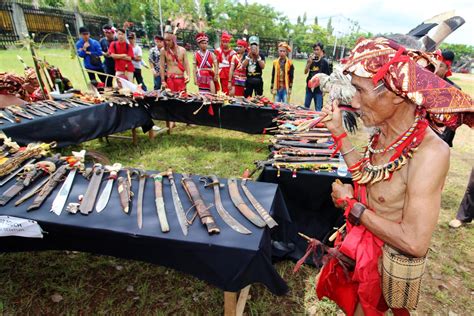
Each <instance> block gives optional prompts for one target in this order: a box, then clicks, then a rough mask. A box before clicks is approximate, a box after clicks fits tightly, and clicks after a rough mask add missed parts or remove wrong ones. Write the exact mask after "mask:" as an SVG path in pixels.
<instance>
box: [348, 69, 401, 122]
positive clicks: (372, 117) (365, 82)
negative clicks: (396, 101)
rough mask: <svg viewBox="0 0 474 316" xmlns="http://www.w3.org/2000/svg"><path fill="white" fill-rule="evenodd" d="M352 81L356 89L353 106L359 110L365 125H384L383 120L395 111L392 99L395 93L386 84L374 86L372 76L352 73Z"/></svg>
mask: <svg viewBox="0 0 474 316" xmlns="http://www.w3.org/2000/svg"><path fill="white" fill-rule="evenodd" d="M351 83H352V85H353V86H354V87H355V89H356V93H355V95H354V97H353V98H352V107H354V108H356V109H358V110H359V114H360V118H361V119H362V122H363V123H364V125H365V126H366V127H374V126H381V125H383V122H384V121H385V120H387V119H388V118H390V117H391V116H392V115H393V113H394V110H395V109H394V105H393V102H392V101H393V96H395V94H394V93H393V92H391V91H390V90H388V89H387V88H386V87H385V86H384V85H380V84H377V85H376V86H374V84H373V82H372V79H371V78H362V77H359V76H356V75H352V80H351Z"/></svg>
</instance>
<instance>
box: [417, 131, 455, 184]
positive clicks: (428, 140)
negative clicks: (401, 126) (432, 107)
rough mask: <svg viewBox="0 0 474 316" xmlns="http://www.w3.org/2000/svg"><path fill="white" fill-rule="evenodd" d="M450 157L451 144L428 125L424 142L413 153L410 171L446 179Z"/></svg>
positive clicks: (432, 177)
mask: <svg viewBox="0 0 474 316" xmlns="http://www.w3.org/2000/svg"><path fill="white" fill-rule="evenodd" d="M449 157H450V149H449V146H448V145H447V144H446V143H445V142H444V141H443V140H442V139H441V138H440V137H439V136H438V135H436V133H435V132H433V131H432V130H431V128H429V127H428V128H427V129H426V135H425V138H424V139H423V142H422V143H421V144H420V146H419V147H418V149H417V151H416V152H415V153H414V155H413V159H412V167H413V168H410V171H411V172H410V173H412V174H413V173H414V174H418V175H419V174H423V175H424V176H425V177H426V175H427V174H429V175H430V177H428V178H431V179H444V178H445V177H446V174H447V172H448V169H449Z"/></svg>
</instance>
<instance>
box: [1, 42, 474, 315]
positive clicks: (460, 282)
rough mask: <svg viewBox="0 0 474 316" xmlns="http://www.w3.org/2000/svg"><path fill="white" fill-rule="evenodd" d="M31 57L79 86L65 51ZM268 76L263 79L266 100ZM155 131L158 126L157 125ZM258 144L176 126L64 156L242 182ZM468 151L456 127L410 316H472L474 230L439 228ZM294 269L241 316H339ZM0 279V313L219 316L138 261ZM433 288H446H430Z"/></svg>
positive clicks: (13, 260)
mask: <svg viewBox="0 0 474 316" xmlns="http://www.w3.org/2000/svg"><path fill="white" fill-rule="evenodd" d="M17 54H20V55H22V56H23V57H24V58H25V60H26V62H27V63H29V64H31V59H28V58H27V57H28V53H27V52H26V51H21V52H18V51H0V71H16V72H21V68H22V67H21V64H19V63H18V62H17V61H16V55H17ZM40 55H41V56H43V55H44V56H46V57H47V59H48V60H50V61H51V62H53V63H54V64H56V65H58V66H60V67H61V70H62V71H63V73H64V74H65V75H66V76H68V77H70V78H71V79H72V80H73V82H75V83H76V82H81V74H80V73H79V68H78V66H77V61H75V60H72V61H71V60H70V58H69V55H68V52H67V51H65V50H58V49H48V50H44V51H41V52H40ZM269 65H270V64H269ZM269 68H270V67H268V68H267V69H266V71H265V77H266V85H265V87H266V90H265V91H267V92H268V88H269V80H268V75H269V72H270V71H271V69H269ZM296 68H297V69H296V73H297V75H296V82H295V89H294V92H295V98H296V97H297V95H299V96H300V100H302V99H303V96H304V93H303V89H304V78H305V76H304V75H303V74H302V64H301V62H297V63H296ZM145 76H146V78H147V83H149V84H151V74H150V73H149V72H148V71H147V70H145ZM473 78H474V76H465V75H458V74H455V76H454V79H455V81H456V82H458V83H459V84H460V85H461V86H462V88H463V90H464V91H468V92H470V93H471V94H472V93H473V90H474V87H473V81H472V79H473ZM297 87H300V88H297ZM191 88H192V85H191ZM298 89H301V91H300V92H301V93H300V92H298ZM157 124H158V125H161V126H163V124H162V123H161V122H158V123H157ZM124 134H125V135H129V134H130V133H129V132H126V133H124ZM265 138H266V137H265ZM262 139H264V138H263V136H254V135H247V134H243V133H238V132H233V131H226V130H219V129H212V128H206V127H186V126H185V125H184V124H178V128H176V129H175V130H173V133H172V134H171V135H165V134H162V135H160V136H158V137H157V139H155V140H149V139H148V138H147V136H146V135H143V134H139V144H138V146H137V147H134V146H132V145H131V143H130V142H128V141H123V140H110V144H107V143H105V142H100V141H98V140H94V141H91V142H87V143H84V144H82V145H81V146H76V147H73V148H67V149H65V150H64V152H69V151H70V150H75V149H79V148H86V149H94V150H98V151H101V152H103V153H106V154H107V155H108V156H109V157H110V158H111V160H112V161H114V162H121V163H122V164H124V165H126V166H140V165H141V166H143V167H144V168H147V169H153V170H158V169H161V170H162V169H164V168H166V167H172V168H174V169H175V170H176V171H178V172H182V171H187V172H192V173H195V174H210V173H216V174H217V175H219V176H222V177H230V176H239V175H241V174H242V172H243V171H244V170H245V168H252V167H253V161H254V160H257V159H263V158H265V157H266V156H267V154H268V152H267V145H266V144H264V143H262ZM355 139H356V143H363V142H364V141H366V135H365V133H364V132H363V131H361V132H359V133H358V135H356V137H355ZM473 153H474V132H473V131H472V130H470V129H468V128H466V127H462V128H460V129H459V130H458V132H457V135H456V138H455V141H454V148H453V150H452V154H451V168H450V171H449V174H448V178H447V182H446V185H445V189H444V192H443V196H442V209H441V215H440V219H439V225H438V227H437V229H436V231H435V233H434V236H433V241H432V249H433V251H432V252H431V253H430V255H429V260H428V267H427V272H426V274H425V277H424V281H423V289H422V296H421V301H420V305H419V308H418V314H419V315H426V314H429V315H431V314H442V315H447V314H448V312H449V311H453V312H456V313H458V314H459V315H469V313H470V312H469V311H470V310H471V311H472V310H474V303H473V300H472V295H471V291H472V290H473V289H474V281H473V277H472V273H473V271H474V252H473V250H472V249H473V248H472V245H473V244H474V228H473V226H474V225H468V226H465V227H462V228H460V229H457V230H453V229H450V228H449V227H448V222H449V220H451V219H452V218H453V217H454V216H455V213H456V211H457V209H458V206H459V203H460V201H461V199H462V196H463V195H464V191H465V189H466V185H467V180H468V177H469V173H470V170H471V167H472V166H473V165H474V156H473ZM433 159H436V157H433ZM426 172H427V173H428V172H429V169H427V170H426ZM0 242H1V240H0ZM293 266H294V264H293V263H292V262H289V261H284V262H279V263H276V264H275V268H276V269H277V271H278V272H279V273H280V275H281V276H282V277H283V278H284V279H285V280H286V281H287V282H288V285H289V286H290V292H289V293H288V294H287V295H286V296H284V297H276V296H273V295H272V294H271V293H269V292H268V291H267V290H266V289H265V287H263V286H261V285H258V284H257V285H253V286H252V288H251V290H250V296H251V297H250V299H249V301H248V305H247V307H246V310H245V312H246V313H247V314H248V315H249V314H251V315H294V314H309V315H336V314H337V313H338V309H337V307H336V306H335V305H334V304H333V303H331V302H329V301H326V300H324V301H318V299H317V297H316V296H315V292H314V291H315V290H314V289H315V281H314V278H315V276H316V274H317V270H316V269H314V268H312V267H307V266H304V267H303V268H302V269H301V270H300V272H298V273H297V274H293V273H292V269H293ZM0 275H1V276H2V278H1V281H0V314H6V315H12V314H16V315H25V314H86V315H88V314H157V315H169V314H178V315H179V314H197V315H221V314H222V306H223V295H222V292H221V291H220V290H218V289H217V288H215V287H213V286H210V285H208V284H206V283H205V282H202V281H200V280H198V279H196V278H194V277H191V276H189V275H185V274H182V273H179V272H176V271H173V270H171V269H167V268H163V267H159V266H155V265H152V264H146V263H143V262H137V261H129V260H122V259H116V258H112V257H107V256H97V255H91V254H85V253H75V252H66V251H47V252H39V253H8V254H7V253H5V254H4V253H0ZM440 284H444V285H445V286H446V287H447V288H448V290H438V286H439V285H440ZM129 286H133V291H127V288H128V287H129ZM56 293H57V294H60V295H61V296H62V297H63V300H62V301H60V302H59V303H54V302H53V301H52V300H51V296H52V295H53V294H56Z"/></svg>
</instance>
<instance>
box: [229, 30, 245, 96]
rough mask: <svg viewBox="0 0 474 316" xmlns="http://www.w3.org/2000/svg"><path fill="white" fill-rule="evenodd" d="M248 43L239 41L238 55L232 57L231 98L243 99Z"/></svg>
mask: <svg viewBox="0 0 474 316" xmlns="http://www.w3.org/2000/svg"><path fill="white" fill-rule="evenodd" d="M247 47H248V43H247V41H246V40H244V39H239V40H237V53H236V54H234V55H233V56H232V60H231V66H230V73H229V83H228V90H229V94H230V95H231V96H235V97H243V96H244V91H245V81H246V80H247V69H245V67H243V61H244V56H245V53H246V52H247Z"/></svg>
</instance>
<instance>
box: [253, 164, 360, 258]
mask: <svg viewBox="0 0 474 316" xmlns="http://www.w3.org/2000/svg"><path fill="white" fill-rule="evenodd" d="M277 175H278V171H277V169H276V168H274V167H265V168H264V170H263V171H262V173H261V174H260V176H259V178H258V180H257V181H261V182H269V183H276V184H278V186H279V188H280V190H281V192H282V196H283V199H284V203H285V204H286V206H287V208H288V211H289V215H290V218H291V221H287V222H282V223H281V225H279V226H278V227H277V228H276V229H274V230H273V231H272V239H273V240H275V241H280V242H282V245H283V246H288V250H287V251H286V252H285V251H284V250H282V251H281V252H279V255H278V256H281V257H283V258H291V259H294V260H297V259H300V258H301V257H302V256H303V255H304V253H305V251H306V248H307V246H308V243H307V241H306V240H305V239H303V238H301V237H300V236H298V232H300V233H303V234H305V235H307V236H309V237H313V238H317V239H318V240H323V239H325V238H326V237H327V235H328V234H329V233H331V232H332V231H333V228H334V227H340V226H341V225H342V224H343V223H344V218H343V215H342V214H343V212H342V210H340V209H338V208H336V207H335V206H334V204H333V202H332V199H331V192H332V188H331V184H332V183H333V182H334V181H335V180H336V179H340V180H341V181H342V182H344V183H351V178H350V175H347V176H344V177H340V176H338V175H337V173H335V172H325V171H320V172H318V173H315V172H313V171H305V170H303V171H298V172H297V173H296V177H293V172H292V171H290V170H288V169H281V170H280V176H279V177H278V176H277ZM291 244H292V245H294V246H295V248H294V249H291V246H289V245H291ZM274 255H277V254H276V253H274ZM307 263H311V261H310V260H308V261H307Z"/></svg>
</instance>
